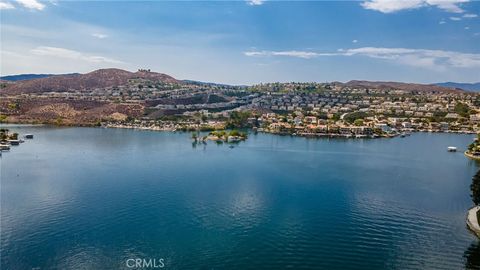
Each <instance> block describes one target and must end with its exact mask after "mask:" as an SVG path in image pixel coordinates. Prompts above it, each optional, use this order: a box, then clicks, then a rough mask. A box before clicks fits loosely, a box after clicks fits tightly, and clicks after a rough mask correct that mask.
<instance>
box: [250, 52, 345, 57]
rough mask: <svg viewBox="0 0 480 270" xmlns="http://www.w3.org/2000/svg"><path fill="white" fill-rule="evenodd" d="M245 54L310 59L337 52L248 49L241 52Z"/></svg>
mask: <svg viewBox="0 0 480 270" xmlns="http://www.w3.org/2000/svg"><path fill="white" fill-rule="evenodd" d="M243 54H244V55H246V56H289V57H297V58H304V59H311V58H314V57H318V56H329V55H337V53H316V52H307V51H249V52H244V53H243Z"/></svg>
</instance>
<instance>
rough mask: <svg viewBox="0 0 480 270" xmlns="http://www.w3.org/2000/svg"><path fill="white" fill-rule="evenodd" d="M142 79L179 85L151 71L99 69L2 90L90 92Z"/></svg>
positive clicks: (19, 83) (175, 81)
mask: <svg viewBox="0 0 480 270" xmlns="http://www.w3.org/2000/svg"><path fill="white" fill-rule="evenodd" d="M135 78H142V79H148V80H152V81H162V82H167V83H178V82H179V81H177V80H176V79H175V78H173V77H171V76H168V75H166V74H163V73H156V72H150V71H144V70H142V71H137V72H130V71H126V70H122V69H115V68H109V69H99V70H95V71H92V72H90V73H86V74H69V75H55V76H49V77H44V78H39V79H31V80H22V81H17V82H16V83H14V84H10V85H7V86H6V87H4V88H3V89H2V90H1V93H2V94H21V93H42V92H69V91H90V90H92V89H95V88H105V87H112V86H120V85H125V84H127V83H128V80H130V79H135Z"/></svg>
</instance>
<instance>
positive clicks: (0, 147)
mask: <svg viewBox="0 0 480 270" xmlns="http://www.w3.org/2000/svg"><path fill="white" fill-rule="evenodd" d="M8 150H10V145H8V144H0V151H8Z"/></svg>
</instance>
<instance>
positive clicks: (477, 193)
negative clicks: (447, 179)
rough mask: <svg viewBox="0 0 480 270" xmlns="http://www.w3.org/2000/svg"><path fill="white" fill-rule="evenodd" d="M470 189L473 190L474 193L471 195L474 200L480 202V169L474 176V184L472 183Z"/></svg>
mask: <svg viewBox="0 0 480 270" xmlns="http://www.w3.org/2000/svg"><path fill="white" fill-rule="evenodd" d="M470 190H471V191H472V194H470V196H471V197H472V201H473V203H474V204H475V205H479V204H480V170H478V172H477V173H476V174H475V175H474V176H473V178H472V184H471V185H470Z"/></svg>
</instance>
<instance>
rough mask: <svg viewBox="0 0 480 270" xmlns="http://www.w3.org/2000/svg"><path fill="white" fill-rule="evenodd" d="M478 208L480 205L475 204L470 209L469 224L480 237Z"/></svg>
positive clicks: (479, 208)
mask: <svg viewBox="0 0 480 270" xmlns="http://www.w3.org/2000/svg"><path fill="white" fill-rule="evenodd" d="M478 210H480V206H475V207H472V208H470V209H469V210H468V214H467V226H468V228H469V229H470V230H471V231H472V232H474V233H475V234H476V235H477V236H478V237H480V225H479V224H478V219H477V211H478Z"/></svg>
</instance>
